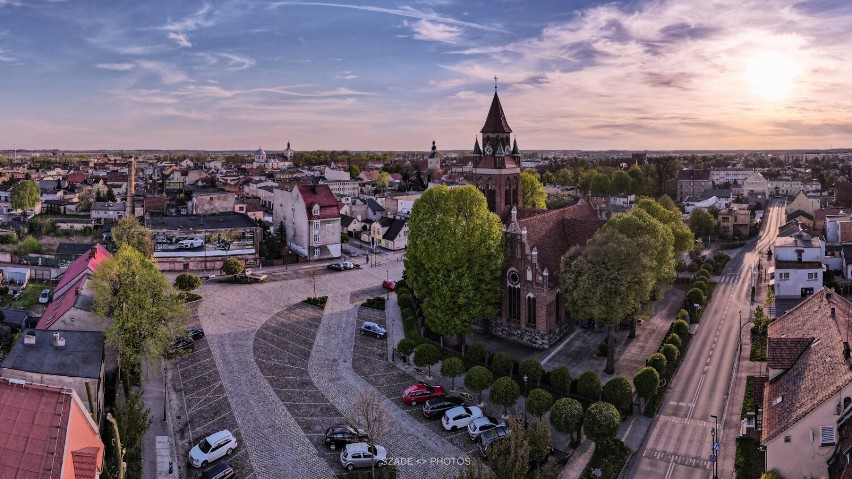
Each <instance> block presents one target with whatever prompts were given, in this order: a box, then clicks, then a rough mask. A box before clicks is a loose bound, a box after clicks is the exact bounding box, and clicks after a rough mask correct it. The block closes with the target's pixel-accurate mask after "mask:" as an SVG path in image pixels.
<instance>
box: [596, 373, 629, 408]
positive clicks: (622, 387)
mask: <svg viewBox="0 0 852 479" xmlns="http://www.w3.org/2000/svg"><path fill="white" fill-rule="evenodd" d="M602 392H603V394H602V398H603V400H604V401H605V402H608V403H610V404H612V405H613V406H615V407H616V409H618V410H619V411H629V410H630V404H631V402H633V388H632V387H631V386H630V382H629V381H627V380H626V379H624V378H623V377H621V376H617V377H614V378H612V379H610V380H609V381H607V382H606V384H604V387H603V391H602Z"/></svg>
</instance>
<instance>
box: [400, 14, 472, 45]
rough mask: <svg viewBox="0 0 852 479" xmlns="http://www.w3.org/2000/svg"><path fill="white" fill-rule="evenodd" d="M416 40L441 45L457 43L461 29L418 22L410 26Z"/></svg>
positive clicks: (425, 21) (424, 21) (428, 22)
mask: <svg viewBox="0 0 852 479" xmlns="http://www.w3.org/2000/svg"><path fill="white" fill-rule="evenodd" d="M411 29H412V30H413V31H414V38H415V39H416V40H426V41H432V42H442V43H458V41H459V37H461V32H462V29H461V28H459V27H457V26H454V25H447V24H444V23H436V22H430V21H428V20H419V21H417V22H414V24H412V25H411Z"/></svg>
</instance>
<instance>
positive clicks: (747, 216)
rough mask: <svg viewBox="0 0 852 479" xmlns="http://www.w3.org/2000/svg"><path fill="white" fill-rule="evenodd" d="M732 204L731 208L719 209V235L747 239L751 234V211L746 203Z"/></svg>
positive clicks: (717, 217)
mask: <svg viewBox="0 0 852 479" xmlns="http://www.w3.org/2000/svg"><path fill="white" fill-rule="evenodd" d="M737 205H738V204H734V205H732V207H731V208H725V209H723V210H719V214H718V215H717V216H716V225H717V227H718V228H717V229H718V231H719V237H720V238H725V239H734V238H740V239H746V238H748V237H749V235H750V234H751V211H749V210H748V208H745V207H744V206H745V205H741V204H739V207H735V206H737Z"/></svg>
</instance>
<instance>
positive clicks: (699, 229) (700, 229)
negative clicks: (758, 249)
mask: <svg viewBox="0 0 852 479" xmlns="http://www.w3.org/2000/svg"><path fill="white" fill-rule="evenodd" d="M715 227H716V221H715V220H714V219H713V215H711V214H710V213H708V212H707V210H705V209H704V208H701V207H695V208H693V209H692V212H691V213H689V229H691V230H692V232H693V233H694V234H695V236H697V237H698V238H707V237H708V236H710V235H712V234H713V230H714V229H715ZM743 239H745V238H743Z"/></svg>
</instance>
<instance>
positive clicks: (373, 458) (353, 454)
mask: <svg viewBox="0 0 852 479" xmlns="http://www.w3.org/2000/svg"><path fill="white" fill-rule="evenodd" d="M387 463H388V450H387V449H385V448H384V447H382V446H379V445H378V444H376V447H371V446H370V445H369V444H367V443H366V442H356V443H353V444H347V445H346V448H344V449H343V452H341V453H340V465H341V466H343V468H344V469H346V470H347V471H351V470H352V469H355V468H356V467H373V464H375V465H376V467H379V468H380V467H384V466H385V464H387Z"/></svg>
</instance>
